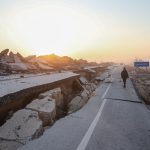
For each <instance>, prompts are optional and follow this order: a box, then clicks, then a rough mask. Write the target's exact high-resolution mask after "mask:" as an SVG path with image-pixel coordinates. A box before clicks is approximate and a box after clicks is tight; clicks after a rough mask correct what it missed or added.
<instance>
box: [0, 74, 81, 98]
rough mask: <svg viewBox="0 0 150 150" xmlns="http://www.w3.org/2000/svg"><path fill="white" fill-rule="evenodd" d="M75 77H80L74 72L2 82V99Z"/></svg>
mask: <svg viewBox="0 0 150 150" xmlns="http://www.w3.org/2000/svg"><path fill="white" fill-rule="evenodd" d="M75 76H78V74H76V73H73V72H63V73H55V74H45V75H44V74H43V75H39V76H32V75H31V76H29V77H27V78H14V79H10V80H1V81H0V97H2V96H4V95H7V94H10V93H15V92H18V91H20V90H23V89H27V88H30V87H34V86H39V85H43V84H48V83H53V82H56V81H60V80H63V79H66V78H70V77H75Z"/></svg>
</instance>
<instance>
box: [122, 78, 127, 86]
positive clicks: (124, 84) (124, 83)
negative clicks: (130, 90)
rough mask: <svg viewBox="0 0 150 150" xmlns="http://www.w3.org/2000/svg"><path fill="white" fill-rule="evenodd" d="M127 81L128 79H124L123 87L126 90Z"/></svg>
mask: <svg viewBox="0 0 150 150" xmlns="http://www.w3.org/2000/svg"><path fill="white" fill-rule="evenodd" d="M126 80H127V79H126V78H123V83H124V85H123V87H124V88H126Z"/></svg>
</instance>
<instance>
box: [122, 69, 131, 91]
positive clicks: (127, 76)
mask: <svg viewBox="0 0 150 150" xmlns="http://www.w3.org/2000/svg"><path fill="white" fill-rule="evenodd" d="M121 78H122V80H123V83H124V85H123V87H124V88H126V80H127V78H129V75H128V72H127V70H126V68H125V67H124V68H123V70H122V72H121Z"/></svg>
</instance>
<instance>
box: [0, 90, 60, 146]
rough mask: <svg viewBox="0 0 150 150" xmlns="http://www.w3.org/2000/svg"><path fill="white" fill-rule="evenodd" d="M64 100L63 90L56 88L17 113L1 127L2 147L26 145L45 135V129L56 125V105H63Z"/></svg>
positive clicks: (0, 142) (0, 143) (41, 95)
mask: <svg viewBox="0 0 150 150" xmlns="http://www.w3.org/2000/svg"><path fill="white" fill-rule="evenodd" d="M62 98H63V97H62V94H61V89H60V88H56V89H53V90H50V91H47V92H45V93H42V94H40V95H39V97H38V98H37V99H35V100H33V101H32V102H31V103H30V104H28V105H27V106H26V107H25V108H24V109H22V110H18V111H17V112H15V113H14V114H13V116H12V117H11V118H10V119H9V120H7V121H6V123H5V124H3V125H2V126H1V127H0V133H1V134H0V146H1V147H3V149H8V147H7V145H9V144H10V142H11V144H14V143H16V144H17V145H18V144H20V143H21V144H25V143H26V142H28V141H29V140H32V139H34V138H37V137H39V136H40V135H41V134H43V132H44V127H46V126H49V125H51V124H53V123H54V121H55V118H56V104H59V103H62V102H61V101H62ZM1 140H2V141H1ZM12 142H13V143H12ZM10 149H11V147H10Z"/></svg>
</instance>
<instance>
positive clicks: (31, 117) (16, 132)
mask: <svg viewBox="0 0 150 150" xmlns="http://www.w3.org/2000/svg"><path fill="white" fill-rule="evenodd" d="M42 132H43V129H42V121H41V120H40V119H39V116H38V112H35V111H31V110H26V109H22V110H19V111H17V112H16V113H14V115H13V116H12V118H11V119H9V120H7V122H6V123H5V124H4V125H3V126H1V128H0V133H1V134H0V137H1V138H4V139H8V140H16V139H17V140H20V141H27V140H30V139H32V138H35V137H38V136H39V135H40V134H42Z"/></svg>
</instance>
